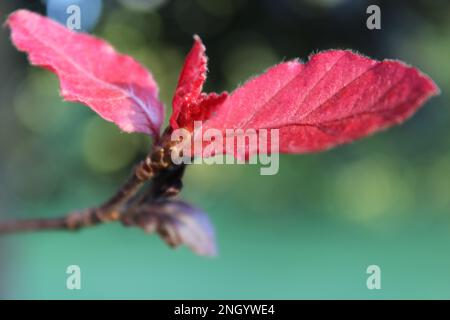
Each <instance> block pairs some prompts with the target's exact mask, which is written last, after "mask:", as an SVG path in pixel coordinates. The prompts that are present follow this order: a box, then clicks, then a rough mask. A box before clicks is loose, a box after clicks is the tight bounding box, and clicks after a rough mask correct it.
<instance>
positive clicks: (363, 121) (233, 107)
mask: <svg viewBox="0 0 450 320" xmlns="http://www.w3.org/2000/svg"><path fill="white" fill-rule="evenodd" d="M438 92H439V89H438V88H437V86H436V85H435V84H434V82H433V81H432V80H431V79H430V78H429V77H427V76H426V75H424V74H422V73H421V72H420V71H418V70H417V69H415V68H412V67H409V66H407V65H405V64H404V63H402V62H400V61H392V60H385V61H376V60H373V59H369V58H367V57H364V56H361V55H359V54H356V53H353V52H351V51H348V50H330V51H324V52H321V53H318V54H315V55H313V56H312V57H311V58H310V60H309V61H308V62H307V63H304V64H303V63H300V62H299V61H297V60H294V61H289V62H284V63H281V64H278V65H276V66H274V67H272V68H270V69H269V70H267V71H266V72H265V73H263V74H262V75H260V76H257V77H255V78H253V79H251V80H249V81H248V82H246V83H245V84H244V85H242V86H241V87H239V88H237V89H236V90H235V91H234V92H232V93H231V94H230V96H229V97H228V98H227V99H226V100H225V101H224V102H223V103H222V104H220V105H219V106H218V107H216V108H215V111H214V115H213V116H211V117H210V118H209V119H208V120H207V121H205V122H204V124H203V130H206V129H210V128H214V129H219V130H221V131H222V132H224V131H225V130H226V129H244V130H246V129H255V130H256V131H258V130H260V129H269V130H270V129H278V130H279V151H280V152H284V153H307V152H318V151H323V150H326V149H329V148H331V147H334V146H336V145H339V144H343V143H348V142H351V141H354V140H356V139H360V138H363V137H365V136H367V135H370V134H372V133H375V132H377V131H380V130H383V129H386V128H388V127H391V126H393V125H396V124H399V123H401V122H403V121H404V120H406V119H407V118H409V117H410V116H411V115H412V114H414V113H415V112H416V111H417V110H418V109H419V108H420V107H421V106H422V105H423V104H424V102H425V101H426V100H427V99H428V98H429V97H431V96H433V95H436V94H437V93H438ZM269 149H270V146H269ZM256 150H257V149H253V152H256ZM225 152H226V151H225ZM228 153H229V152H228Z"/></svg>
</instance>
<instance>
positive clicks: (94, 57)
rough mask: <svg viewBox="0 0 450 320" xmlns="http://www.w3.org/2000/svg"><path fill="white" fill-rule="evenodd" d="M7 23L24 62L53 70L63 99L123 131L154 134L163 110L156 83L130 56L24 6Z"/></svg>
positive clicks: (158, 127)
mask: <svg viewBox="0 0 450 320" xmlns="http://www.w3.org/2000/svg"><path fill="white" fill-rule="evenodd" d="M7 24H8V26H9V27H10V28H11V30H12V41H13V43H14V44H15V45H16V47H17V48H18V49H19V50H21V51H25V52H27V53H28V57H29V60H30V62H31V63H32V64H34V65H38V66H42V67H45V68H47V69H49V70H50V71H52V72H54V73H56V74H57V75H58V77H59V80H60V83H61V95H62V96H63V97H64V99H66V100H68V101H75V102H81V103H84V104H86V105H88V106H89V107H90V108H91V109H92V110H94V111H95V112H97V113H98V114H99V115H100V116H101V117H102V118H104V119H106V120H108V121H111V122H114V123H115V124H116V125H118V126H119V127H120V128H121V129H122V130H124V131H126V132H143V133H146V134H152V135H155V136H158V135H159V130H160V126H161V124H162V121H163V117H164V110H163V105H162V103H161V102H160V101H159V100H158V87H157V85H156V83H155V80H154V79H153V77H152V75H151V74H150V73H149V72H148V71H147V70H146V69H145V68H144V67H142V66H141V65H140V64H138V63H137V62H136V61H135V60H133V59H132V58H131V57H129V56H125V55H121V54H118V53H117V52H116V51H115V50H114V48H113V47H111V46H110V45H109V44H108V43H106V42H104V41H102V40H99V39H97V38H95V37H92V36H89V35H87V34H82V33H76V32H73V31H71V30H69V29H67V28H65V27H64V26H62V25H60V24H58V23H56V22H54V21H53V20H50V19H49V18H46V17H43V16H40V15H38V14H35V13H32V12H30V11H27V10H18V11H16V12H14V13H12V14H11V15H10V16H9V18H8V21H7Z"/></svg>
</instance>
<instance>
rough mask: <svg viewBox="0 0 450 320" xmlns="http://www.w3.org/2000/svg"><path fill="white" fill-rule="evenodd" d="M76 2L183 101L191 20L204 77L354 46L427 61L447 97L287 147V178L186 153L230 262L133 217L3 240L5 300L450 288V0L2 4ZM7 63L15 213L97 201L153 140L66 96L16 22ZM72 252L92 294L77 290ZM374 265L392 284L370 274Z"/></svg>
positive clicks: (2, 161) (7, 146) (6, 169)
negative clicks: (328, 145) (323, 147)
mask: <svg viewBox="0 0 450 320" xmlns="http://www.w3.org/2000/svg"><path fill="white" fill-rule="evenodd" d="M73 3H75V4H80V5H81V8H82V19H84V20H82V26H83V27H84V28H85V30H86V31H88V32H91V33H93V34H95V35H97V36H100V37H103V38H105V39H106V40H108V41H109V42H110V43H112V44H113V45H114V46H115V47H116V48H117V49H118V50H119V51H121V52H123V53H126V54H129V55H132V56H134V57H136V58H137V59H138V60H139V61H141V62H142V63H143V64H145V65H146V66H147V67H148V68H149V69H150V70H151V71H152V72H153V74H154V76H155V78H156V79H157V81H158V83H159V85H160V88H161V96H162V99H163V100H164V102H165V104H166V107H167V112H168V113H169V114H170V101H171V95H172V93H173V91H174V88H175V85H176V81H177V77H178V72H179V70H180V68H181V65H182V63H183V59H184V56H185V54H186V53H187V52H188V50H189V48H190V46H191V43H192V34H194V33H198V34H199V35H201V37H202V38H203V41H204V42H205V44H206V46H207V53H208V55H209V58H210V61H209V69H210V72H209V77H208V83H207V90H214V91H222V90H224V89H226V90H232V89H233V88H235V87H236V85H237V84H239V83H242V82H243V81H245V80H246V79H247V78H248V77H249V76H252V75H254V74H256V73H259V72H261V71H263V70H265V69H266V68H267V67H268V66H270V65H272V64H274V63H277V62H279V61H281V60H288V59H292V58H295V57H300V58H301V59H303V60H306V59H307V56H308V55H309V54H310V53H311V52H314V51H318V50H323V49H330V48H351V49H354V50H357V51H359V52H361V53H364V54H366V55H369V56H371V57H374V58H378V59H383V58H395V59H400V60H403V61H405V62H407V63H410V64H412V65H414V66H416V67H418V68H420V69H421V70H422V71H423V72H425V73H427V74H429V75H430V76H431V77H432V78H433V79H434V80H435V81H436V83H437V84H438V86H439V87H440V88H441V91H442V94H441V95H440V96H439V97H436V98H433V99H432V100H431V101H430V102H429V103H427V105H426V107H425V108H423V109H422V110H421V111H420V112H419V113H418V114H417V115H416V116H415V117H414V118H413V119H412V120H410V121H408V122H407V123H405V124H404V125H402V126H400V127H397V128H394V129H391V130H389V131H388V132H384V133H382V134H378V135H376V136H374V137H371V138H368V139H365V140H363V141H360V142H356V143H353V144H351V145H346V146H343V147H340V148H338V149H334V150H331V151H328V152H325V153H321V154H312V155H289V156H282V157H281V163H280V171H279V173H278V174H277V175H274V176H260V175H259V168H258V166H256V165H249V166H236V165H234V166H233V165H228V166H207V165H202V166H199V165H196V166H191V167H189V168H188V171H187V176H186V179H185V186H186V188H185V189H184V191H183V194H182V196H183V198H185V199H187V200H189V201H190V202H192V203H195V204H196V205H198V206H200V207H201V208H203V209H204V210H205V211H207V212H208V213H209V214H210V217H211V219H212V221H213V222H214V225H215V227H216V231H217V238H218V244H219V256H218V257H217V258H214V259H208V258H203V257H198V256H195V255H194V254H192V253H191V252H190V251H189V250H188V249H186V248H180V249H178V250H175V251H173V250H171V249H169V248H167V247H166V245H165V244H164V243H163V242H162V241H161V240H160V239H159V238H158V237H156V236H147V235H146V234H144V233H143V232H141V231H140V230H137V229H125V228H123V227H122V226H120V225H105V226H100V227H97V228H93V229H90V230H83V231H81V232H79V233H75V234H70V233H64V232H55V233H50V232H49V233H40V234H37V233H36V234H22V235H14V236H9V237H4V238H2V239H0V250H1V252H0V255H1V256H0V297H1V298H6V299H15V298H19V299H22V298H27V299H28V298H30V299H40V298H44V299H50V298H63V299H78V298H100V299H103V298H130V299H133V298H137V299H147V298H150V299H153V298H158V299H166V298H180V299H184V298H236V299H238V298H277V299H278V298H285V299H300V298H340V299H346V298H369V299H378V298H400V299H406V298H450V251H449V249H448V248H449V245H450V215H449V214H450V112H449V102H450V96H449V95H448V92H449V90H450V76H449V75H450V60H449V57H450V41H449V40H450V20H449V19H448V17H449V13H450V2H448V1H427V0H414V1H351V0H308V1H300V0H260V1H256V0H255V1H252V0H214V1H211V0H120V1H119V0H117V1H113V0H104V1H103V2H101V1H93V0H86V1H84V0H78V1H76V0H67V1H66V0H64V1H62V0H59V1H58V0H57V1H54V0H47V1H37V0H36V1H28V0H27V1H2V2H1V3H0V15H1V17H2V21H4V20H5V19H6V17H7V15H8V13H10V12H12V11H13V10H15V9H17V8H28V9H30V10H34V11H37V12H41V13H43V14H45V13H46V12H48V13H49V14H50V15H51V16H53V17H54V18H58V16H59V17H60V16H61V14H64V11H65V8H66V7H67V5H68V4H73ZM370 4H378V5H379V6H380V8H381V27H382V28H381V30H368V29H367V28H366V19H367V17H368V15H367V14H366V8H367V6H368V5H370ZM86 12H88V13H86ZM85 13H86V14H85ZM84 14H85V15H84ZM0 70H1V72H0V75H1V80H0V217H1V218H13V217H40V216H48V217H53V216H59V215H61V214H63V213H65V212H67V211H69V210H71V209H73V208H83V207H88V206H92V205H95V204H98V203H100V202H101V201H102V200H103V199H105V198H106V197H107V196H108V195H110V194H111V193H112V192H113V191H114V190H115V189H116V188H117V186H118V185H119V183H120V182H121V181H122V180H124V179H125V177H126V176H127V174H128V172H129V170H130V167H131V166H132V164H133V163H134V162H136V161H137V160H138V159H140V158H142V157H143V155H144V154H145V153H146V151H147V149H148V147H149V145H150V142H149V141H148V140H147V138H146V137H145V136H142V135H139V134H134V135H128V134H124V133H121V132H119V130H118V129H117V128H116V127H115V126H114V125H112V124H110V123H107V122H105V121H103V120H100V118H99V117H98V116H96V115H95V114H93V113H92V112H91V111H90V110H89V109H88V108H86V107H83V106H80V105H76V104H74V103H67V102H62V101H61V99H60V98H59V96H58V89H57V88H58V83H57V79H56V77H55V76H54V75H53V74H51V73H49V72H47V71H44V70H41V69H38V68H34V67H31V66H29V65H28V63H27V62H26V57H25V55H24V54H22V53H19V52H17V51H16V50H15V49H14V48H13V46H12V45H11V43H10V40H9V31H8V30H6V29H5V28H2V29H1V31H0ZM71 264H77V265H79V266H80V267H81V271H82V290H79V291H69V290H67V289H66V287H65V283H66V273H65V271H66V268H67V266H68V265H71ZM371 264H376V265H379V266H380V267H381V270H382V289H381V290H368V289H367V287H366V279H367V276H368V275H367V274H366V268H367V266H369V265H371Z"/></svg>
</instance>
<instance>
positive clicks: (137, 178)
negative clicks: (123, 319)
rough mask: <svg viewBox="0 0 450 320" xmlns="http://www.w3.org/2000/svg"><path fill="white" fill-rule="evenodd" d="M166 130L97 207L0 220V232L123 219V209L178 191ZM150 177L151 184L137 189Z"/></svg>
mask: <svg viewBox="0 0 450 320" xmlns="http://www.w3.org/2000/svg"><path fill="white" fill-rule="evenodd" d="M169 134H170V132H169V131H168V130H166V132H165V135H164V136H163V138H162V141H163V144H162V145H160V144H156V145H154V146H153V148H152V151H151V152H150V153H149V154H148V155H147V157H146V158H145V159H144V160H143V161H141V162H140V163H139V164H138V165H137V166H136V167H135V168H134V169H133V172H132V174H131V175H130V177H129V178H128V180H127V181H126V182H125V183H124V184H123V185H122V186H121V187H120V188H119V190H118V191H117V192H116V193H115V194H114V195H113V196H111V197H110V198H109V199H108V200H107V201H105V202H104V203H103V204H101V205H100V206H98V207H94V208H87V209H84V210H80V211H74V212H71V213H69V214H68V215H66V216H64V217H58V218H40V219H23V220H12V221H3V222H0V235H2V234H7V233H16V232H24V231H45V230H78V229H80V228H84V227H88V226H94V225H97V224H100V223H105V222H111V221H118V220H122V221H127V217H126V216H127V213H129V212H131V211H133V210H132V209H133V208H134V207H135V206H136V205H140V204H143V203H148V202H151V201H155V200H156V199H160V198H168V197H171V196H174V195H176V194H178V192H179V191H180V189H181V178H182V176H183V173H184V165H174V164H173V163H172V162H171V159H170V154H171V152H172V148H173V147H174V145H175V144H174V143H172V142H170V141H169V139H168V137H169ZM150 179H152V182H153V183H152V186H151V187H150V189H148V190H144V191H143V192H142V193H141V194H138V192H139V191H140V190H141V189H142V187H143V185H144V184H145V183H146V182H147V181H148V180H150Z"/></svg>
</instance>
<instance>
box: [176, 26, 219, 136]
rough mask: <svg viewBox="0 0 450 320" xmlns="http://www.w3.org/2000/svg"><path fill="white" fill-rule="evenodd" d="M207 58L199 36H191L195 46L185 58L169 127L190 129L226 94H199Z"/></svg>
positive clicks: (209, 113) (205, 116)
mask: <svg viewBox="0 0 450 320" xmlns="http://www.w3.org/2000/svg"><path fill="white" fill-rule="evenodd" d="M207 62H208V58H207V57H206V55H205V46H204V45H203V43H202V41H201V39H200V37H199V36H197V35H196V36H194V45H193V46H192V49H191V51H190V52H189V54H188V55H187V57H186V60H185V62H184V66H183V69H182V70H181V73H180V78H179V79H178V85H177V88H176V90H175V94H174V97H173V100H172V106H173V112H172V116H171V117H170V125H171V127H172V128H174V129H177V128H180V127H182V128H189V129H192V127H193V122H194V121H195V120H205V119H208V118H209V117H210V116H211V113H212V112H213V110H214V109H215V107H217V106H218V105H219V104H220V103H222V102H223V101H224V100H225V98H226V96H227V94H226V93H225V92H224V93H222V94H220V95H218V94H216V93H210V94H206V93H202V89H203V83H204V82H205V80H206V72H207Z"/></svg>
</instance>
